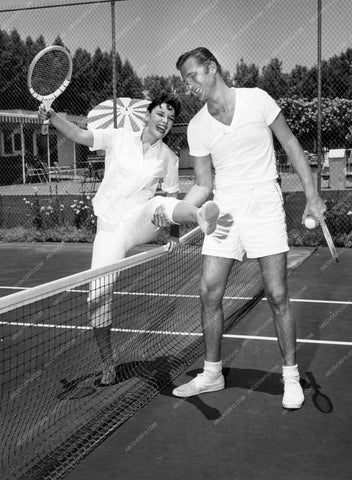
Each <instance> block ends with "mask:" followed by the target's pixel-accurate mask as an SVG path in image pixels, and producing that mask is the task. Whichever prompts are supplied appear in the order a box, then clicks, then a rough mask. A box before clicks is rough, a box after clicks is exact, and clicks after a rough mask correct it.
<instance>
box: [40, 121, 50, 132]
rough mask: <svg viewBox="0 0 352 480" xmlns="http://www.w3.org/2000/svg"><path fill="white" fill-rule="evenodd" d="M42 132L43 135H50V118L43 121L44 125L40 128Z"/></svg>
mask: <svg viewBox="0 0 352 480" xmlns="http://www.w3.org/2000/svg"><path fill="white" fill-rule="evenodd" d="M40 131H41V134H42V135H48V133H49V120H44V122H43V123H42V126H41V128H40Z"/></svg>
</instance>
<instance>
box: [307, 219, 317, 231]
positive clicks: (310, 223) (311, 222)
mask: <svg viewBox="0 0 352 480" xmlns="http://www.w3.org/2000/svg"><path fill="white" fill-rule="evenodd" d="M304 226H305V227H306V228H309V230H311V229H312V228H315V227H316V226H317V222H316V221H315V218H313V217H307V218H306V219H305V221H304Z"/></svg>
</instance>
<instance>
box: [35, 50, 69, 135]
mask: <svg viewBox="0 0 352 480" xmlns="http://www.w3.org/2000/svg"><path fill="white" fill-rule="evenodd" d="M71 76H72V58H71V56H70V54H69V53H68V51H67V50H66V48H64V47H60V46H58V45H53V46H51V47H46V48H44V49H43V50H41V51H40V52H39V53H38V54H37V55H36V56H35V57H34V58H33V60H32V62H31V64H30V66H29V70H28V76H27V84H28V88H29V91H30V93H31V95H32V96H33V97H34V98H35V99H36V100H39V102H41V103H43V104H44V105H45V108H46V110H48V109H49V108H50V107H51V104H52V103H53V101H54V100H55V99H56V98H57V97H58V96H59V95H61V93H62V92H63V91H64V90H65V89H66V88H67V86H68V85H69V83H70V80H71ZM48 131H49V120H45V121H44V122H43V124H42V127H41V133H42V135H47V134H48Z"/></svg>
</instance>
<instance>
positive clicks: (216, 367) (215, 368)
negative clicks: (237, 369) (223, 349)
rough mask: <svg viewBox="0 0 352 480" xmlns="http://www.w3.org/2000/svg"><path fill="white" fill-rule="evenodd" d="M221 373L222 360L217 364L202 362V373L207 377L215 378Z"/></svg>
mask: <svg viewBox="0 0 352 480" xmlns="http://www.w3.org/2000/svg"><path fill="white" fill-rule="evenodd" d="M221 372H222V360H220V361H219V362H207V361H206V360H204V373H205V375H206V376H207V377H210V378H217V377H219V376H220V375H221Z"/></svg>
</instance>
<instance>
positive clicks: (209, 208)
mask: <svg viewBox="0 0 352 480" xmlns="http://www.w3.org/2000/svg"><path fill="white" fill-rule="evenodd" d="M219 215H220V209H219V207H218V206H217V204H216V203H215V202H213V201H212V200H209V201H208V202H205V203H204V204H203V205H202V206H201V207H200V209H199V210H198V212H197V220H198V225H199V226H200V228H201V230H202V232H204V233H205V235H210V234H211V233H213V232H214V230H215V229H216V222H217V219H218V218H219Z"/></svg>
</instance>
